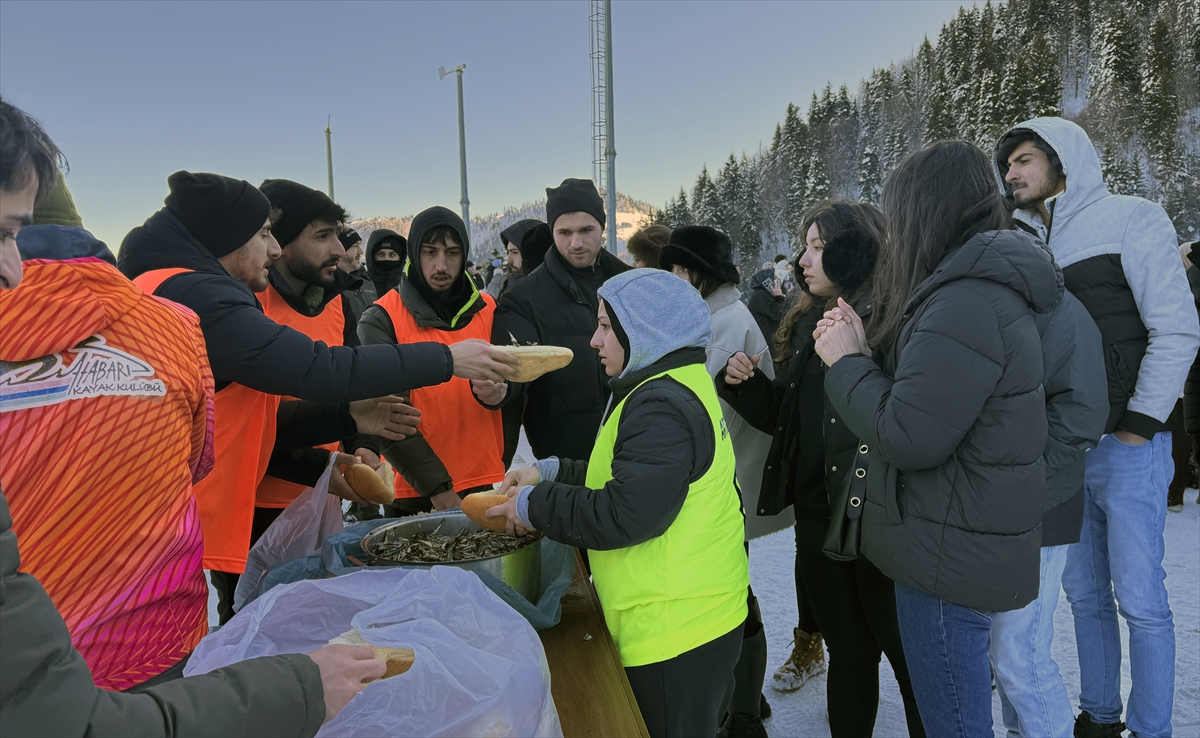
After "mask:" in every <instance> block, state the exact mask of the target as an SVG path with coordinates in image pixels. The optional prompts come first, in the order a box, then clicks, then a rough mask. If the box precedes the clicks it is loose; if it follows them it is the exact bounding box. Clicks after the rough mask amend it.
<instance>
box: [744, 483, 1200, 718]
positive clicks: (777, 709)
mask: <svg viewBox="0 0 1200 738" xmlns="http://www.w3.org/2000/svg"><path fill="white" fill-rule="evenodd" d="M1186 500H1187V503H1186V504H1185V505H1184V512H1182V513H1167V527H1166V552H1167V553H1166V561H1165V566H1166V570H1167V592H1168V595H1169V597H1170V602H1171V609H1172V611H1173V612H1174V615H1175V648H1176V657H1175V711H1174V719H1173V727H1174V734H1175V735H1176V736H1179V737H1181V738H1182V737H1191V736H1200V504H1196V490H1188V492H1187V494H1186ZM795 555H796V544H795V539H794V537H793V535H792V531H791V530H790V529H789V530H785V531H780V532H779V533H775V534H773V535H769V536H764V537H763V538H760V539H758V540H755V541H753V542H751V544H750V580H751V582H752V583H753V585H754V593H755V594H756V595H758V600H759V605H760V606H761V607H762V612H763V620H764V621H765V623H766V628H767V640H768V644H769V648H770V654H771V656H770V666H769V667H768V669H767V686H766V687H765V689H764V692H765V694H766V696H767V700H768V701H769V702H770V703H771V708H772V709H773V711H774V715H773V717H772V718H771V719H770V720H768V721H767V724H766V726H767V732H768V733H769V734H770V735H771V736H773V738H783V737H784V736H797V737H802V738H821V737H823V736H828V735H829V723H828V719H827V717H826V714H825V677H824V676H823V675H822V676H820V677H818V678H817V679H815V680H814V681H813V682H810V683H808V684H807V685H805V686H804V687H803V688H801V689H800V690H799V691H797V692H793V693H791V694H783V693H781V692H776V691H775V690H773V689H771V687H770V681H771V674H772V673H774V671H775V669H776V668H777V667H778V666H779V664H780V663H782V661H783V660H784V659H785V658H787V655H788V653H789V652H790V649H789V645H788V644H789V643H790V641H791V640H792V628H794V627H795V625H796V595H795V583H794V580H793V576H794V575H793V563H794V560H795ZM1054 628H1055V633H1054V656H1055V660H1056V661H1057V662H1058V665H1059V668H1060V669H1061V670H1062V675H1063V680H1064V681H1065V682H1066V685H1067V693H1068V694H1069V695H1070V696H1071V700H1072V702H1073V703H1074V704H1076V705H1078V699H1077V697H1078V694H1079V661H1078V658H1077V656H1076V652H1075V630H1074V625H1073V624H1072V619H1071V608H1070V606H1069V605H1068V604H1067V600H1066V597H1065V596H1064V597H1061V598H1060V599H1059V602H1058V610H1056V611H1055V613H1054ZM1121 640H1122V648H1123V650H1124V652H1125V656H1126V660H1125V662H1124V665H1123V668H1122V670H1121V672H1122V676H1121V694H1122V697H1123V699H1126V700H1127V699H1128V696H1129V661H1128V656H1129V631H1128V629H1127V628H1126V627H1125V622H1124V620H1122V621H1121ZM826 655H827V656H828V654H826ZM879 671H880V673H879V692H880V695H879V715H878V718H877V719H876V722H875V736H876V738H898V737H899V736H907V735H908V729H907V727H906V726H905V723H904V705H903V703H902V702H901V701H900V691H899V690H898V689H897V688H896V681H895V678H894V676H893V675H892V669H891V666H890V665H889V664H888V662H887V658H886V657H885V658H884V659H883V663H882V664H881V665H880V670H879ZM1076 709H1078V708H1076ZM992 716H993V721H994V722H993V729H994V731H995V733H996V736H997V738H1003V736H1004V735H1005V733H1004V730H1003V724H1002V722H1001V719H1000V700H999V698H993V700H992Z"/></svg>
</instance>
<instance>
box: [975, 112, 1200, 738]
mask: <svg viewBox="0 0 1200 738" xmlns="http://www.w3.org/2000/svg"><path fill="white" fill-rule="evenodd" d="M993 161H994V165H995V169H996V174H997V176H998V178H999V179H1000V181H1001V183H1002V186H1003V187H1004V192H1005V195H1007V196H1008V197H1009V198H1010V199H1011V201H1012V203H1013V205H1014V206H1015V208H1016V210H1015V212H1014V216H1015V217H1016V219H1017V222H1018V225H1020V226H1022V227H1023V228H1025V229H1026V230H1030V231H1033V232H1034V233H1036V234H1037V235H1038V236H1040V237H1041V238H1042V239H1043V240H1044V241H1045V242H1046V243H1047V244H1048V245H1049V246H1050V250H1051V251H1052V252H1053V253H1054V259H1055V261H1057V262H1058V264H1059V266H1060V267H1062V273H1063V281H1064V283H1065V285H1066V288H1067V289H1068V290H1070V291H1071V293H1072V294H1074V295H1075V297H1077V298H1078V299H1079V301H1080V302H1082V303H1083V305H1084V307H1085V308H1087V311H1088V312H1089V313H1090V314H1091V316H1092V318H1093V319H1094V320H1095V322H1096V325H1097V327H1098V328H1099V329H1100V335H1101V338H1102V341H1103V348H1104V364H1105V369H1106V371H1107V376H1108V408H1107V416H1108V419H1107V422H1106V423H1105V426H1104V433H1105V435H1104V437H1103V438H1101V439H1100V443H1099V445H1098V446H1096V448H1094V449H1092V450H1091V451H1090V452H1088V454H1087V459H1086V464H1085V470H1084V492H1083V510H1082V511H1081V513H1076V515H1077V517H1075V519H1074V520H1075V521H1079V519H1080V518H1082V530H1081V532H1079V533H1075V531H1079V530H1080V528H1079V527H1078V526H1079V522H1074V523H1073V526H1072V528H1073V530H1072V531H1071V533H1072V535H1071V537H1070V539H1069V541H1076V542H1075V543H1070V544H1069V545H1062V546H1052V547H1048V548H1043V549H1042V587H1043V589H1048V588H1052V590H1053V592H1054V593H1057V590H1058V585H1057V581H1056V580H1057V577H1056V576H1054V574H1055V572H1058V573H1060V574H1061V577H1062V588H1063V590H1064V591H1066V593H1067V599H1068V600H1069V601H1070V603H1071V612H1072V614H1073V615H1074V616H1075V640H1076V643H1077V646H1078V651H1079V665H1080V670H1081V672H1082V675H1083V679H1082V683H1081V685H1080V696H1079V708H1080V713H1079V716H1078V718H1077V719H1076V721H1075V729H1074V733H1075V736H1076V738H1104V737H1106V736H1112V737H1113V738H1115V737H1116V736H1119V735H1121V732H1122V730H1124V729H1125V725H1124V724H1123V723H1122V722H1121V708H1122V705H1121V690H1120V689H1119V686H1120V680H1121V646H1120V643H1121V635H1120V630H1119V628H1118V621H1117V613H1118V608H1117V604H1116V602H1114V599H1113V595H1114V593H1115V595H1116V601H1117V602H1120V610H1119V612H1120V614H1121V615H1122V616H1123V617H1124V618H1125V620H1126V622H1127V624H1128V625H1129V663H1130V669H1131V674H1132V688H1131V691H1130V694H1129V706H1128V710H1127V711H1126V720H1127V722H1128V725H1129V730H1130V732H1131V733H1132V734H1134V735H1139V736H1160V735H1170V734H1171V711H1172V703H1173V699H1174V692H1175V678H1174V677H1175V630H1174V626H1173V625H1172V622H1173V619H1172V614H1171V606H1170V603H1169V602H1168V600H1167V589H1166V586H1165V585H1164V582H1163V580H1164V579H1165V577H1166V573H1165V572H1164V571H1163V568H1162V561H1163V553H1164V550H1163V549H1164V546H1163V527H1164V525H1165V519H1166V505H1167V486H1168V484H1169V483H1170V480H1171V473H1172V469H1171V463H1170V460H1171V433H1170V431H1169V430H1168V428H1169V419H1168V416H1170V415H1171V412H1172V409H1173V408H1174V407H1175V401H1176V399H1178V397H1179V393H1180V391H1181V390H1182V389H1183V384H1184V379H1185V378H1186V376H1187V373H1188V369H1189V367H1190V366H1191V364H1192V361H1193V360H1194V359H1195V357H1196V349H1197V347H1200V328H1198V326H1197V319H1196V312H1195V311H1194V310H1192V309H1191V308H1190V305H1191V300H1190V297H1191V295H1190V294H1189V292H1188V283H1187V277H1186V276H1185V274H1184V270H1183V264H1182V263H1181V262H1180V259H1179V254H1178V252H1177V247H1176V240H1175V227H1174V226H1173V225H1172V224H1171V220H1170V218H1168V217H1167V214H1166V213H1165V212H1164V211H1163V209H1162V207H1161V206H1159V205H1158V204H1156V203H1153V202H1150V201H1149V200H1144V199H1142V198H1140V197H1127V196H1121V195H1114V194H1111V193H1109V191H1108V189H1107V188H1106V187H1105V184H1104V179H1103V178H1102V176H1101V172H1100V160H1099V158H1098V157H1097V156H1096V150H1095V148H1094V147H1093V146H1092V142H1091V141H1090V140H1089V139H1088V136H1087V133H1086V132H1084V130H1083V129H1082V128H1080V127H1079V126H1078V125H1076V124H1075V123H1072V122H1071V121H1068V120H1064V119H1063V118H1049V117H1047V118H1034V119H1032V120H1028V121H1025V122H1023V123H1020V124H1018V125H1017V126H1015V127H1014V128H1013V129H1012V130H1010V131H1008V132H1007V133H1005V134H1004V136H1003V137H1001V139H1000V141H999V142H998V143H997V144H996V150H995V157H994V160H993ZM1043 535H1045V530H1043ZM1069 541H1061V540H1060V541H1058V542H1059V543H1064V544H1065V543H1069ZM1048 609H1049V611H1051V612H1052V611H1053V609H1054V606H1053V604H1048ZM1021 650H1022V654H1021V655H1020V656H1019V657H1018V658H1019V659H1021V660H1023V661H1027V660H1028V659H1029V657H1028V655H1026V654H1025V653H1024V652H1025V651H1026V650H1027V649H1024V648H1022V649H1021ZM1045 650H1046V651H1048V650H1049V649H1048V648H1046V649H1045ZM996 673H997V684H998V686H1000V684H999V683H1000V676H1001V670H1000V669H999V668H997V670H996ZM1028 681H1029V680H1028V679H1020V680H1017V686H1019V687H1020V686H1027V685H1025V684H1024V683H1025V682H1028ZM1038 681H1041V679H1040V678H1039V680H1038ZM1013 691H1016V692H1018V694H1015V695H1014V694H1011V692H1013ZM1009 697H1013V698H1014V699H1012V705H1010V706H1009V707H1010V708H1015V712H1016V715H1017V716H1018V717H1024V716H1025V715H1026V714H1028V713H1029V712H1031V711H1036V712H1035V713H1034V714H1037V715H1040V714H1042V713H1043V712H1044V711H1045V710H1046V700H1045V699H1044V696H1043V695H1041V694H1037V692H1036V690H1029V689H1027V688H1022V689H1018V690H1010V694H1009ZM1022 698H1023V699H1022ZM1061 702H1062V700H1061V699H1060V700H1059V703H1060V704H1059V705H1058V706H1057V707H1058V710H1057V712H1059V713H1060V714H1061V715H1062V717H1063V722H1068V721H1069V719H1070V714H1071V711H1070V709H1069V705H1066V704H1061ZM1009 712H1011V709H1010V710H1006V718H1007V716H1008V714H1009ZM1006 722H1008V721H1007V720H1006ZM1024 722H1025V721H1024V720H1022V724H1024ZM1010 730H1011V727H1010ZM1021 732H1022V733H1025V734H1027V735H1028V734H1037V732H1038V730H1037V728H1036V727H1035V728H1034V729H1033V730H1032V731H1026V730H1022V731H1021Z"/></svg>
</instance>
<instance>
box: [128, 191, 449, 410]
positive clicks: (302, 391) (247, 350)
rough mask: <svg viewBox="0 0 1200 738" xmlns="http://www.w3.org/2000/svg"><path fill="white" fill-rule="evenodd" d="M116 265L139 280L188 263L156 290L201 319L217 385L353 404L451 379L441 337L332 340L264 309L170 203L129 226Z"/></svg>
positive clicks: (446, 351) (445, 348)
mask: <svg viewBox="0 0 1200 738" xmlns="http://www.w3.org/2000/svg"><path fill="white" fill-rule="evenodd" d="M117 266H118V267H119V268H120V270H121V272H122V273H124V274H125V276H127V277H129V278H130V279H133V278H135V277H137V276H138V275H141V274H144V273H145V272H149V271H152V270H155V269H167V268H184V269H191V270H193V271H192V272H191V273H185V274H178V275H176V276H174V277H171V278H170V279H168V280H166V281H165V282H163V283H162V284H161V285H160V286H159V288H158V289H157V290H155V293H154V294H156V295H158V296H159V297H164V298H166V299H168V300H172V301H174V302H178V303H180V304H182V305H185V306H186V307H189V308H191V309H192V310H193V311H194V312H195V313H196V314H197V315H198V316H199V317H200V329H201V330H202V331H203V333H204V341H205V343H206V344H207V346H208V361H209V364H211V365H212V372H213V377H214V379H215V381H216V387H217V389H218V390H220V389H222V388H223V387H224V386H226V385H227V384H229V383H230V382H237V383H238V384H242V385H245V386H246V387H250V388H251V389H256V390H258V391H260V392H266V393H268V394H272V395H289V396H292V397H298V398H300V399H302V400H312V401H317V402H350V401H353V400H364V399H367V398H370V397H382V396H384V395H390V394H401V393H404V392H407V391H408V390H410V389H412V388H414V387H424V386H427V385H432V384H440V383H442V382H445V381H448V380H449V379H450V377H451V376H453V371H454V358H453V357H452V356H451V354H450V349H449V348H447V347H446V346H444V345H442V344H440V343H416V344H410V345H407V346H360V347H358V348H346V347H342V346H332V347H331V346H326V345H325V344H324V343H322V342H320V341H313V340H312V339H310V338H309V337H308V336H306V335H304V334H303V333H301V332H300V331H297V330H293V329H291V328H288V327H287V326H283V325H280V324H278V323H276V322H275V321H273V320H271V319H270V318H268V317H267V316H266V315H264V314H263V311H262V305H261V304H260V303H259V301H258V299H257V298H256V297H255V296H254V293H253V292H251V291H250V288H249V287H247V286H246V285H244V284H242V283H241V282H240V281H238V280H237V279H234V278H233V277H231V276H229V273H228V272H226V271H225V269H224V267H222V266H221V264H220V262H218V261H217V260H216V258H215V257H213V255H212V254H211V253H210V252H209V251H208V250H207V249H206V248H204V247H203V246H202V245H200V242H199V241H197V240H196V239H195V238H193V237H192V235H191V234H190V233H188V231H187V229H186V228H185V227H184V226H183V224H182V223H180V222H179V220H178V219H177V218H176V217H175V216H174V215H172V214H171V213H170V212H169V211H168V210H166V209H165V208H164V209H163V210H160V211H159V212H157V213H155V214H154V215H152V216H151V217H150V218H149V220H147V221H146V223H145V224H144V225H141V226H138V227H137V228H134V229H133V230H132V231H130V233H129V235H128V236H126V237H125V241H124V242H123V243H122V245H121V255H120V257H119V258H118V260H117Z"/></svg>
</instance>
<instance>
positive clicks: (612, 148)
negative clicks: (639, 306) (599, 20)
mask: <svg viewBox="0 0 1200 738" xmlns="http://www.w3.org/2000/svg"><path fill="white" fill-rule="evenodd" d="M604 60H605V62H604V73H605V74H604V76H605V78H606V79H605V80H604V98H605V99H604V107H605V110H606V113H607V116H606V118H605V128H604V139H605V143H606V145H605V147H604V159H605V164H606V165H607V166H608V189H607V192H606V194H607V195H608V207H607V208H606V209H607V210H608V220H609V223H608V250H609V252H611V253H612V254H616V253H617V145H616V139H614V138H613V136H614V135H615V134H614V132H613V73H612V61H613V55H612V0H604Z"/></svg>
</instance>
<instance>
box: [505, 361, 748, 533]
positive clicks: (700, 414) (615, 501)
mask: <svg viewBox="0 0 1200 738" xmlns="http://www.w3.org/2000/svg"><path fill="white" fill-rule="evenodd" d="M689 364H700V365H703V364H704V349H701V348H691V349H679V350H677V351H672V352H671V353H669V354H667V355H666V356H664V357H662V358H661V359H659V360H658V361H656V362H654V363H653V364H651V365H650V366H648V367H646V368H645V369H642V370H640V371H637V372H634V373H633V374H631V375H629V376H628V377H623V378H620V379H614V380H612V387H613V401H612V405H611V407H612V408H615V407H616V406H617V403H619V402H620V401H621V400H622V399H624V398H625V397H626V396H627V395H628V394H629V393H630V392H631V391H632V390H633V389H634V388H636V387H637V386H638V384H639V383H641V382H643V381H645V379H646V378H647V377H651V376H654V375H655V374H659V373H661V372H665V371H667V370H669V369H675V368H678V367H681V366H688V365H689ZM610 412H611V409H610ZM715 456H716V439H715V438H714V437H713V431H712V419H711V418H710V417H709V414H708V410H706V409H705V407H704V403H702V402H701V401H700V398H699V397H696V394H695V393H694V392H692V391H691V390H690V389H688V388H687V387H685V386H683V385H682V384H680V383H679V382H676V381H675V380H674V379H671V378H670V377H662V378H660V379H655V380H653V381H651V382H647V383H646V384H645V385H643V386H642V387H641V388H640V389H638V391H637V392H636V393H635V394H634V395H633V396H632V397H630V398H629V402H627V403H626V404H625V407H624V408H623V409H622V412H621V418H620V422H619V425H618V427H617V440H616V445H615V447H614V456H613V462H612V471H613V478H612V480H611V481H610V482H608V484H606V485H604V488H603V489H591V488H589V487H587V486H586V485H585V484H584V481H585V480H586V479H587V467H588V461H587V459H586V458H585V459H579V460H571V459H566V458H562V457H560V458H559V470H558V476H557V477H555V480H554V481H553V482H542V483H541V484H539V485H537V486H536V487H534V489H533V493H532V494H531V495H530V497H529V518H530V520H529V522H530V523H532V524H533V527H534V528H536V529H538V530H540V531H542V532H543V533H545V534H546V535H547V536H548V537H550V538H551V539H552V540H555V541H561V542H563V543H569V544H571V545H573V546H578V547H580V548H588V549H593V550H596V551H608V550H612V549H617V548H627V547H629V546H636V545H637V544H639V543H644V542H646V541H648V540H650V539H651V538H655V537H657V536H660V535H662V534H663V533H665V532H666V530H667V528H669V527H671V523H673V522H675V518H676V517H677V516H678V515H679V511H680V510H682V509H683V503H684V501H685V500H687V492H688V487H689V486H691V484H692V483H693V482H695V481H696V480H698V479H699V478H700V477H702V476H704V475H705V473H707V472H708V468H709V467H710V466H712V462H713V459H714V458H715ZM729 494H731V495H736V494H737V489H736V487H734V485H733V480H730V485H729ZM739 505H740V500H739Z"/></svg>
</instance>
